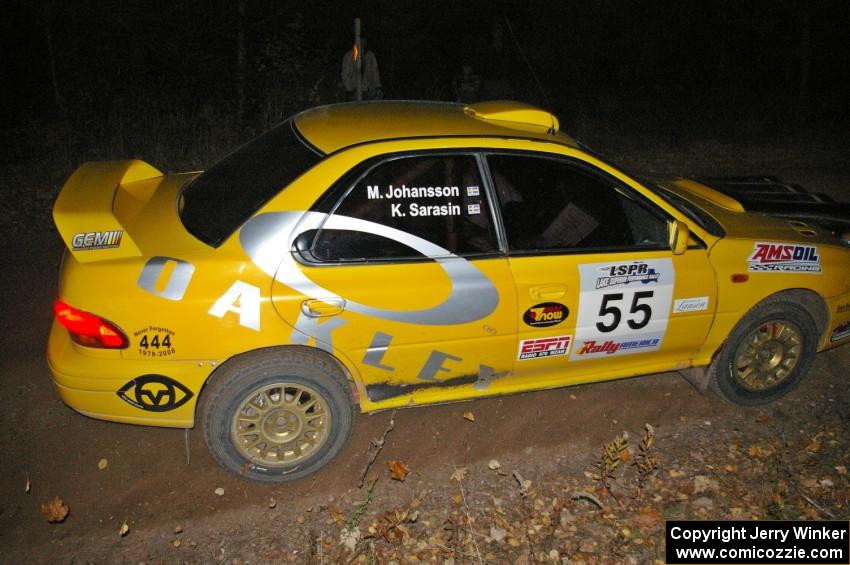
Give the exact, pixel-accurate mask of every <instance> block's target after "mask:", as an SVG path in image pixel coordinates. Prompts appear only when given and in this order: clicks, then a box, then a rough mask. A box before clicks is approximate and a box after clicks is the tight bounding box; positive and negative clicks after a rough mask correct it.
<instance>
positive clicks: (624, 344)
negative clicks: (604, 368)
mask: <svg viewBox="0 0 850 565" xmlns="http://www.w3.org/2000/svg"><path fill="white" fill-rule="evenodd" d="M659 343H661V340H660V339H658V338H655V339H635V340H629V341H613V340H610V339H609V340H608V341H605V342H597V341H595V340H590V341H585V342H584V343H582V344H581V347H579V348H578V349H576V352H575V355H593V354H598V353H603V354H605V355H613V354H615V353H617V352H621V351H627V350H630V349H631V350H635V349H646V348H657V347H658V344H659Z"/></svg>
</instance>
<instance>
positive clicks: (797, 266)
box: [747, 241, 821, 274]
mask: <svg viewBox="0 0 850 565" xmlns="http://www.w3.org/2000/svg"><path fill="white" fill-rule="evenodd" d="M747 262H748V263H749V264H750V269H749V270H750V272H751V273H810V274H819V273H820V272H821V264H820V255H818V248H817V247H815V246H814V245H797V244H789V243H769V242H763V241H759V242H756V244H755V246H754V247H753V253H752V254H751V255H750V258H749V259H747Z"/></svg>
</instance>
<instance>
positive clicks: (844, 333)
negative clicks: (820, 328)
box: [829, 322, 850, 341]
mask: <svg viewBox="0 0 850 565" xmlns="http://www.w3.org/2000/svg"><path fill="white" fill-rule="evenodd" d="M847 337H850V322H844V323H843V324H838V325H837V326H836V327H835V329H834V330H833V331H832V336H830V338H829V341H838V340H840V339H844V338H847Z"/></svg>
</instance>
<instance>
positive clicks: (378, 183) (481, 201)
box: [310, 155, 498, 262]
mask: <svg viewBox="0 0 850 565" xmlns="http://www.w3.org/2000/svg"><path fill="white" fill-rule="evenodd" d="M331 190H334V189H331ZM347 218H354V219H356V220H365V221H366V222H370V223H371V224H364V223H359V224H356V226H355V225H354V224H352V226H354V227H356V228H357V229H346V222H347V221H348V220H347ZM349 223H350V222H349ZM369 225H375V226H377V229H375V230H374V231H373V232H372V233H370V231H369V229H368V226H369ZM364 226H365V229H364ZM381 227H387V228H393V229H394V230H398V231H399V232H404V234H409V235H412V236H414V238H408V237H406V236H405V235H403V234H398V233H397V232H392V233H389V232H387V231H386V230H381V229H380V228H381ZM393 234H395V235H393ZM423 241H424V242H427V245H425V246H423V245H422V242H423ZM411 245H416V246H417V247H419V248H420V249H419V250H417V249H414V247H411ZM423 247H428V248H429V251H427V252H426V253H423V252H422V250H421V249H422V248H423ZM310 251H311V255H312V256H313V257H314V258H315V259H317V260H319V261H328V262H340V261H343V262H344V261H370V260H384V261H386V260H400V259H422V258H423V255H424V256H427V257H430V258H434V257H439V256H446V255H448V254H455V255H461V256H467V257H469V256H483V255H488V254H492V253H495V252H497V251H498V244H497V240H496V236H495V230H494V229H493V225H492V219H491V212H490V207H489V204H488V202H487V198H486V194H485V191H484V186H483V184H482V181H481V174H480V171H479V167H478V161H477V160H476V158H475V157H474V156H472V155H415V156H407V157H397V158H392V159H390V160H387V161H383V162H381V163H379V164H377V165H375V166H372V167H371V168H369V169H368V170H367V171H366V172H365V173H364V174H362V175H360V176H359V177H358V178H357V180H355V181H354V183H353V184H352V185H351V186H350V187H348V190H347V192H346V193H345V195H344V196H343V197H342V200H341V201H340V202H339V204H338V205H337V206H336V208H335V209H334V210H333V212H332V213H331V217H330V218H329V219H328V221H327V222H326V223H325V225H324V226H323V227H322V229H320V230H319V231H318V233H317V234H316V235H315V239H314V240H313V242H312V246H311V249H310Z"/></svg>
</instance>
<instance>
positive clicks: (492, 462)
mask: <svg viewBox="0 0 850 565" xmlns="http://www.w3.org/2000/svg"><path fill="white" fill-rule="evenodd" d="M487 466H488V467H490V470H492V471H498V470H499V469H501V468H502V464H501V463H499V462H498V461H496V460H495V459H491V460H490V462H489V463H487Z"/></svg>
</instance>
